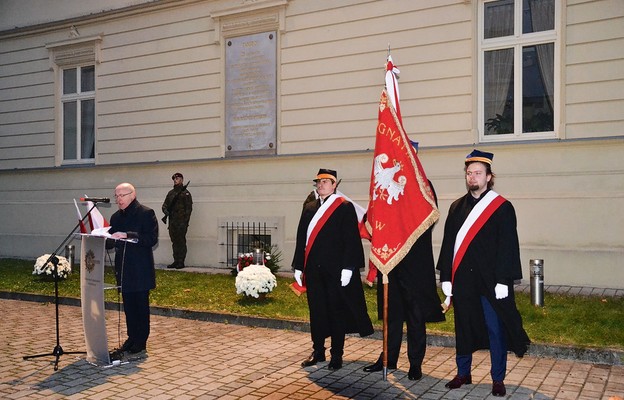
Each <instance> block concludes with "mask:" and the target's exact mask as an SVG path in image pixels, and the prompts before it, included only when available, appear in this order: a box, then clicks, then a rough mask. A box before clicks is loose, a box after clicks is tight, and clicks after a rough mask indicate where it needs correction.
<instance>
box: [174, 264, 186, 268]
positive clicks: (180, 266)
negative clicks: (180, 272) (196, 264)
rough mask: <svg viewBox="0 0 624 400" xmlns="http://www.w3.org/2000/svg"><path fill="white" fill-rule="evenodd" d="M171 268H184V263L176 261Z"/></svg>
mask: <svg viewBox="0 0 624 400" xmlns="http://www.w3.org/2000/svg"><path fill="white" fill-rule="evenodd" d="M173 268H175V269H182V268H184V263H177V264H176V265H175V267H173Z"/></svg>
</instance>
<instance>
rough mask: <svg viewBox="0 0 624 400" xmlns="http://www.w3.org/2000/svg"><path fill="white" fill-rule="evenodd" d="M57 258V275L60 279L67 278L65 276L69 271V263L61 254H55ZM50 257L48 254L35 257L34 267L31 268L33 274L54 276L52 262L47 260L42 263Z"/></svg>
mask: <svg viewBox="0 0 624 400" xmlns="http://www.w3.org/2000/svg"><path fill="white" fill-rule="evenodd" d="M55 257H56V258H58V266H57V267H58V270H57V272H58V277H59V278H61V279H65V278H67V276H68V275H69V274H70V273H71V265H70V264H69V261H67V259H66V258H65V257H63V256H55ZM48 258H50V254H44V255H42V256H41V257H39V258H37V261H35V269H34V270H33V272H32V273H33V275H44V276H49V277H53V276H54V264H52V262H51V261H50V262H48V263H47V264H46V265H43V263H44V262H46V261H47V260H48Z"/></svg>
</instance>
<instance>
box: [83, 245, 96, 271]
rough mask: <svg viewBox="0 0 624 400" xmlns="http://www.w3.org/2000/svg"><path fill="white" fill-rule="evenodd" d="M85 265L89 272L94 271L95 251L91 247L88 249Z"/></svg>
mask: <svg viewBox="0 0 624 400" xmlns="http://www.w3.org/2000/svg"><path fill="white" fill-rule="evenodd" d="M85 267H86V268H87V271H88V272H89V273H91V272H93V270H94V269H95V253H94V252H93V250H91V249H89V251H87V255H86V256H85Z"/></svg>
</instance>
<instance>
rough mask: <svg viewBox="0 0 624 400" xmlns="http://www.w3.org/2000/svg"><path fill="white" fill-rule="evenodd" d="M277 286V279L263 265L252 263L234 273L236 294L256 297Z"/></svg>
mask: <svg viewBox="0 0 624 400" xmlns="http://www.w3.org/2000/svg"><path fill="white" fill-rule="evenodd" d="M276 286H277V279H276V278H275V275H273V273H271V270H270V269H269V268H267V267H265V266H264V265H257V264H252V265H250V266H248V267H245V268H244V269H243V270H242V271H240V272H239V273H238V274H237V275H236V294H245V295H247V296H251V297H255V298H258V297H260V294H266V293H270V292H271V291H272V290H273V289H275V287H276Z"/></svg>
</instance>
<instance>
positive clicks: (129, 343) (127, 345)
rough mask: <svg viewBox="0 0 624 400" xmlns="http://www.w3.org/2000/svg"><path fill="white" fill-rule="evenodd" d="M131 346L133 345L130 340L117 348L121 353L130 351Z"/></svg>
mask: <svg viewBox="0 0 624 400" xmlns="http://www.w3.org/2000/svg"><path fill="white" fill-rule="evenodd" d="M132 345H133V343H132V340H130V339H126V341H125V342H124V344H122V345H121V347H120V348H119V351H121V352H124V351H128V350H130V348H131V347H132Z"/></svg>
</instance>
